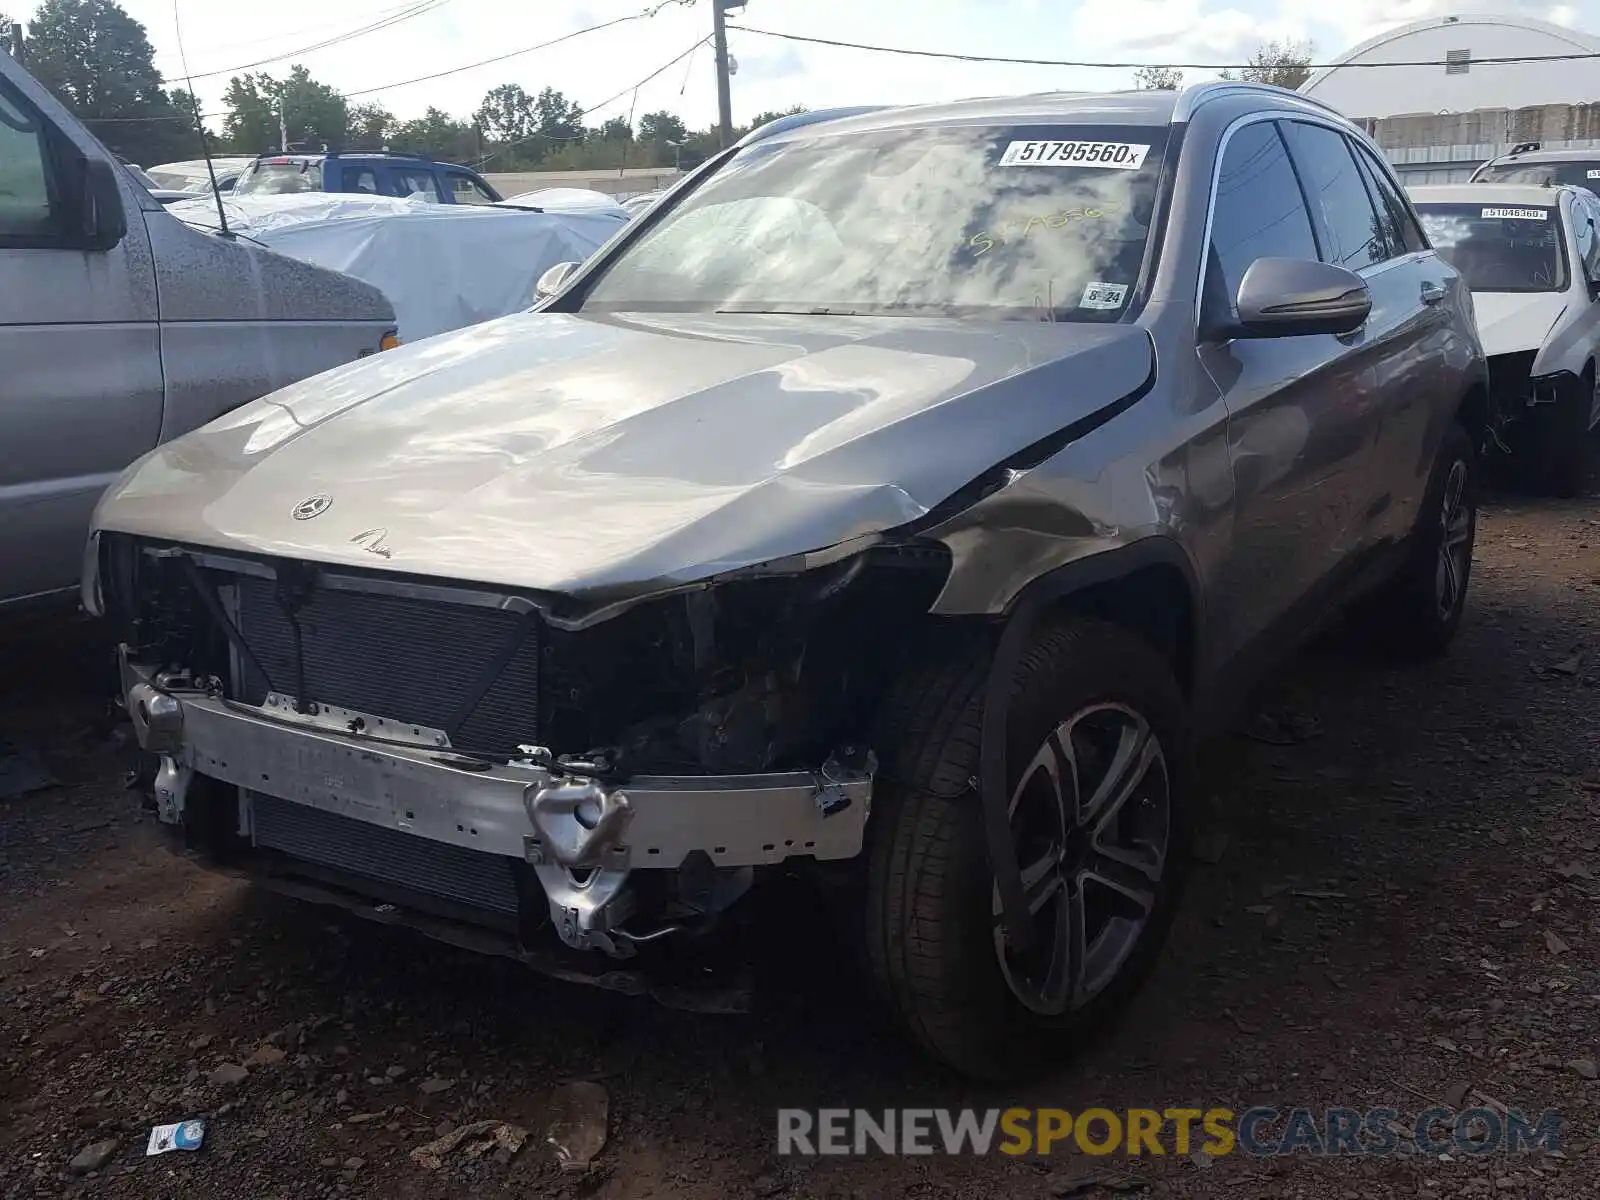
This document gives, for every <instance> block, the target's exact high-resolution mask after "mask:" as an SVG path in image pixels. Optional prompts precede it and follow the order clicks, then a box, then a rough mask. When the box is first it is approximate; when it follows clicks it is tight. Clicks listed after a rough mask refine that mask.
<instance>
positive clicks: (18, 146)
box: [0, 91, 61, 244]
mask: <svg viewBox="0 0 1600 1200" xmlns="http://www.w3.org/2000/svg"><path fill="white" fill-rule="evenodd" d="M50 191H51V189H50V155H49V151H48V150H47V149H46V144H45V135H44V127H43V126H42V125H41V124H40V123H39V121H38V119H37V118H35V117H33V116H31V115H30V114H29V113H27V112H26V111H25V110H24V109H23V108H22V107H21V106H20V105H18V104H16V103H15V102H13V101H12V99H11V98H10V96H9V95H8V94H7V93H6V92H4V91H0V241H12V240H13V239H14V240H15V241H16V242H17V243H19V244H31V243H36V242H38V241H40V240H54V239H56V238H57V237H59V235H60V233H61V228H60V221H59V220H58V219H57V213H56V211H55V208H54V207H53V206H52V205H51V203H50Z"/></svg>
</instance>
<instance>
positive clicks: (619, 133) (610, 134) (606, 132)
mask: <svg viewBox="0 0 1600 1200" xmlns="http://www.w3.org/2000/svg"><path fill="white" fill-rule="evenodd" d="M594 137H596V138H599V139H600V140H601V141H602V142H631V141H633V126H632V125H629V124H628V118H627V117H612V118H611V119H609V120H608V121H606V122H605V123H604V124H602V125H601V126H600V127H599V128H598V129H596V130H595V131H594Z"/></svg>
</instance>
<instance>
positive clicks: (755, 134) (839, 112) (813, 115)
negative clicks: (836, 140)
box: [737, 104, 890, 146]
mask: <svg viewBox="0 0 1600 1200" xmlns="http://www.w3.org/2000/svg"><path fill="white" fill-rule="evenodd" d="M888 107H890V106H889V105H887V104H858V105H856V106H854V107H852V108H818V109H813V110H812V111H811V112H803V113H792V114H790V115H789V116H787V117H779V118H778V119H777V120H776V121H768V122H767V123H766V124H765V125H761V126H758V127H757V128H755V129H752V130H751V131H750V132H749V133H747V134H745V135H744V136H743V137H742V138H740V139H739V141H738V143H737V144H738V145H740V146H748V145H749V144H750V143H752V142H759V141H761V140H762V139H764V138H769V137H772V136H773V135H774V134H779V133H788V132H789V130H791V129H802V128H804V127H805V126H807V125H820V124H821V123H822V122H824V121H838V120H842V119H843V118H845V117H855V116H860V115H861V114H862V113H870V112H881V111H883V110H884V109H885V108H888Z"/></svg>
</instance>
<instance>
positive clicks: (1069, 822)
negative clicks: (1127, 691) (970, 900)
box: [992, 703, 1172, 1016]
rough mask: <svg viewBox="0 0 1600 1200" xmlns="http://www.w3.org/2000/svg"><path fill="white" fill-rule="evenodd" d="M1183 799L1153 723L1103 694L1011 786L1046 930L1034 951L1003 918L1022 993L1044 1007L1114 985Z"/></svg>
mask: <svg viewBox="0 0 1600 1200" xmlns="http://www.w3.org/2000/svg"><path fill="white" fill-rule="evenodd" d="M1171 805H1172V799H1171V793H1170V782H1169V778H1168V773H1167V763H1166V757H1165V755H1164V754H1163V752H1162V748H1161V743H1160V739H1159V738H1157V736H1156V735H1155V733H1154V731H1153V730H1152V729H1151V728H1150V724H1149V722H1148V721H1146V720H1145V719H1144V718H1143V717H1142V716H1140V715H1139V714H1138V713H1137V712H1135V711H1133V710H1132V709H1130V708H1128V707H1126V706H1125V705H1121V704H1111V703H1103V704H1096V705H1092V706H1089V707H1087V708H1084V709H1081V710H1080V711H1078V712H1077V713H1074V714H1073V715H1072V716H1071V717H1069V718H1067V720H1065V721H1063V722H1062V723H1061V724H1060V725H1058V726H1056V728H1055V729H1054V730H1052V731H1051V733H1050V734H1049V736H1048V737H1046V738H1045V740H1044V744H1043V745H1042V746H1041V747H1040V748H1039V750H1038V752H1037V753H1036V754H1035V755H1034V756H1033V758H1032V760H1031V761H1030V762H1029V763H1028V765H1027V767H1026V768H1025V769H1024V770H1023V772H1022V776H1021V779H1020V781H1019V782H1018V784H1017V786H1016V789H1015V790H1014V791H1013V792H1012V794H1011V800H1010V814H1011V833H1012V838H1013V840H1014V844H1015V845H1016V848H1017V859H1018V862H1019V863H1020V864H1021V868H1022V884H1023V891H1024V894H1025V896H1026V898H1027V903H1028V912H1029V918H1030V920H1031V921H1032V922H1033V928H1034V931H1035V934H1036V937H1035V941H1034V944H1033V946H1032V947H1030V949H1029V950H1028V951H1027V952H1026V953H1018V952H1016V951H1015V950H1013V949H1012V948H1011V946H1010V944H1009V942H1008V940H1007V939H1006V937H1005V933H1004V930H1003V929H1001V927H1000V921H999V915H1000V893H999V889H998V888H996V889H995V890H994V894H993V902H992V912H993V915H994V921H995V931H994V944H995V953H996V955H997V956H998V958H999V961H1000V969H1001V972H1002V974H1003V975H1004V976H1005V980H1006V984H1007V986H1009V987H1010V989H1011V992H1012V994H1013V995H1014V996H1016V998H1017V999H1018V1000H1019V1001H1021V1002H1022V1004H1023V1005H1025V1006H1026V1007H1027V1008H1029V1009H1031V1010H1032V1011H1033V1012H1036V1013H1038V1014H1040V1015H1042V1016H1058V1015H1060V1014H1062V1013H1065V1012H1068V1011H1070V1010H1073V1009H1078V1008H1082V1007H1083V1006H1084V1005H1085V1004H1087V1003H1089V1002H1090V1001H1091V1000H1093V999H1094V998H1095V997H1096V996H1097V995H1099V994H1100V993H1101V992H1103V991H1104V990H1105V989H1106V987H1107V986H1108V985H1109V984H1110V983H1111V981H1112V980H1113V979H1114V978H1115V977H1116V975H1117V972H1118V971H1119V970H1120V969H1121V968H1122V966H1123V964H1124V963H1125V962H1126V961H1127V960H1128V957H1129V956H1130V955H1131V954H1132V953H1133V950H1134V947H1135V946H1136V945H1137V944H1138V942H1139V938H1140V937H1141V936H1142V934H1143V933H1144V930H1145V926H1146V925H1147V924H1148V922H1149V920H1150V916H1151V913H1152V911H1153V910H1154V908H1155V904H1156V896H1157V893H1158V891H1159V888H1160V884H1161V880H1162V877H1163V874H1164V872H1165V870H1166V865H1167V851H1168V841H1169V838H1170V834H1171V827H1172V807H1171Z"/></svg>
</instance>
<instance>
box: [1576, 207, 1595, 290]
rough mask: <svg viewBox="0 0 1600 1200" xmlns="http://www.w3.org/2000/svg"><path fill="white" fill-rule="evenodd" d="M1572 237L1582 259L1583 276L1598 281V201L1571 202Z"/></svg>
mask: <svg viewBox="0 0 1600 1200" xmlns="http://www.w3.org/2000/svg"><path fill="white" fill-rule="evenodd" d="M1572 219H1573V221H1574V227H1573V230H1572V232H1573V235H1574V236H1575V237H1576V239H1577V242H1578V256H1579V257H1580V258H1582V259H1583V265H1584V274H1585V275H1586V276H1587V277H1588V278H1589V279H1591V280H1600V201H1595V200H1592V199H1590V198H1589V197H1587V196H1578V197H1576V198H1575V199H1574V200H1573V204H1572Z"/></svg>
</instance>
